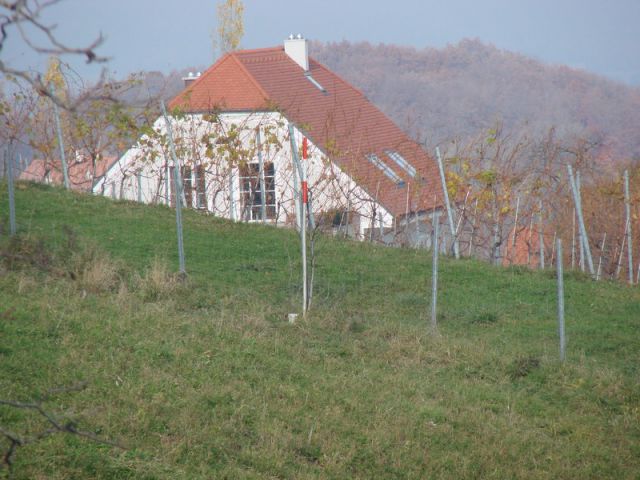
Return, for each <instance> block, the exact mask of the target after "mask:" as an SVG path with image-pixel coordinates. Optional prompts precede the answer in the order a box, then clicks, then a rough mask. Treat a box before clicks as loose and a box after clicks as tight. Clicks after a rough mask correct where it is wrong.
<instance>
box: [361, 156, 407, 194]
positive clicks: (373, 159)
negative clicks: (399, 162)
mask: <svg viewBox="0 0 640 480" xmlns="http://www.w3.org/2000/svg"><path fill="white" fill-rule="evenodd" d="M367 160H369V161H370V162H371V163H372V164H374V165H375V166H376V167H378V168H379V169H380V170H382V173H384V174H385V175H386V176H387V177H388V178H389V179H390V180H393V181H394V182H395V183H396V184H397V185H398V186H402V185H404V182H403V181H402V178H400V176H399V175H398V174H397V173H396V172H395V171H394V170H393V169H392V168H391V167H390V166H389V165H387V164H386V163H384V162H383V161H382V160H380V158H379V157H378V156H377V155H376V154H375V153H370V154H369V155H367Z"/></svg>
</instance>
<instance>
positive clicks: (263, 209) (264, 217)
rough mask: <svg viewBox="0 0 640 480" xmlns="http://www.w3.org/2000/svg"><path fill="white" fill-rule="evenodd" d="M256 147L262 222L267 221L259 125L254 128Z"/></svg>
mask: <svg viewBox="0 0 640 480" xmlns="http://www.w3.org/2000/svg"><path fill="white" fill-rule="evenodd" d="M256 148H257V149H258V170H259V177H260V215H261V216H262V223H265V222H266V221H267V199H266V197H265V195H266V191H267V189H266V186H265V175H264V161H263V159H262V141H261V139H260V126H259V125H258V127H257V128H256Z"/></svg>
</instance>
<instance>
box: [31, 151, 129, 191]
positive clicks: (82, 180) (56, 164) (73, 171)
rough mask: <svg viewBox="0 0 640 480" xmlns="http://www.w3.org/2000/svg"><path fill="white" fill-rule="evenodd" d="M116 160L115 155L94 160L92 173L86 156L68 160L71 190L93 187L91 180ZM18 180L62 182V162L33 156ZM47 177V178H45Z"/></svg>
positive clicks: (89, 161)
mask: <svg viewBox="0 0 640 480" xmlns="http://www.w3.org/2000/svg"><path fill="white" fill-rule="evenodd" d="M116 160H117V158H116V157H103V158H101V159H100V160H98V161H97V162H96V170H95V174H94V175H92V170H93V167H92V163H91V160H89V159H87V158H82V159H81V160H80V161H77V160H73V161H71V162H69V183H70V187H71V189H72V190H81V191H85V192H90V191H91V188H92V187H93V182H92V181H93V180H94V179H95V180H97V179H98V178H100V177H101V176H102V175H104V173H105V172H106V170H107V168H109V166H110V165H111V164H112V163H113V162H115V161H116ZM19 178H20V180H31V181H34V182H50V183H53V184H54V185H62V184H63V183H64V180H63V175H62V162H61V161H60V160H59V159H56V160H45V159H41V158H34V159H33V160H31V163H30V164H29V166H28V167H27V168H26V170H25V171H23V172H22V173H21V174H20V177H19ZM47 178H48V179H47Z"/></svg>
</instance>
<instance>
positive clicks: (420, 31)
mask: <svg viewBox="0 0 640 480" xmlns="http://www.w3.org/2000/svg"><path fill="white" fill-rule="evenodd" d="M217 3H218V2H217V0H61V2H60V4H58V5H56V6H54V7H52V8H51V9H50V10H49V12H48V14H47V15H46V16H45V17H44V20H45V22H46V23H49V24H57V32H58V34H59V36H60V37H62V38H64V39H65V40H67V41H68V42H69V43H72V44H83V43H85V44H86V43H89V42H90V41H91V40H92V39H94V38H95V37H96V36H97V34H98V33H99V32H102V34H103V35H104V37H105V42H104V44H103V46H102V47H101V48H100V49H99V52H100V53H102V54H103V55H106V56H109V57H112V60H111V61H110V62H109V63H108V64H107V66H108V68H109V70H111V71H113V72H115V73H116V74H117V75H118V76H124V75H125V74H128V73H130V72H134V71H140V70H159V71H163V72H169V71H170V70H172V69H182V68H185V67H192V66H203V65H209V64H210V63H212V60H213V52H212V47H211V34H212V32H213V31H214V30H215V28H216V14H215V11H216V10H215V5H216V4H217ZM244 5H245V37H244V39H243V42H242V47H244V48H258V47H267V46H274V45H278V44H280V43H281V42H282V40H283V39H284V38H285V37H286V36H287V35H288V34H289V33H302V34H304V35H305V37H307V38H310V39H314V40H322V41H341V40H349V41H361V40H366V41H369V42H371V43H374V44H375V43H381V42H382V43H394V44H398V45H411V46H414V47H417V48H424V47H429V46H433V47H442V46H444V45H447V44H455V43H457V42H458V41H459V40H461V39H463V38H470V37H471V38H479V39H480V40H482V41H484V42H487V43H492V44H494V45H496V46H497V47H499V48H503V49H507V50H511V51H515V52H520V53H524V54H526V55H530V56H532V57H534V58H537V59H540V60H542V61H544V62H548V63H563V64H567V65H570V66H572V67H578V68H583V69H586V70H589V71H592V72H595V73H599V74H601V75H605V76H608V77H610V78H613V79H616V80H619V81H622V82H625V83H628V84H635V85H640V0H447V1H442V0H438V1H435V0H394V1H377V0H315V1H309V0H298V1H293V0H245V1H244ZM10 35H11V37H10V38H9V40H8V44H7V45H6V47H5V49H4V50H3V51H2V53H1V54H0V55H1V56H2V59H3V60H4V61H5V62H7V63H9V64H10V65H12V66H20V67H25V66H30V67H36V68H40V69H41V68H42V65H43V63H44V61H43V60H42V59H38V57H37V56H36V55H34V54H33V53H32V52H29V50H28V49H27V48H25V46H24V44H23V43H22V42H21V41H19V38H18V37H17V34H16V32H15V31H11V32H10ZM76 65H77V64H76ZM78 68H79V70H80V73H81V74H83V75H97V73H96V72H97V71H98V70H99V68H92V69H90V70H87V69H85V68H82V67H78Z"/></svg>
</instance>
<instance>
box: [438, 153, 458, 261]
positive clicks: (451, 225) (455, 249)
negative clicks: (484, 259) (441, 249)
mask: <svg viewBox="0 0 640 480" xmlns="http://www.w3.org/2000/svg"><path fill="white" fill-rule="evenodd" d="M436 157H437V160H438V169H439V170H440V181H441V182H442V190H443V193H444V202H445V206H446V207H447V217H448V218H449V228H450V229H451V238H452V241H453V253H454V255H455V257H456V259H458V258H460V251H459V249H458V238H457V236H456V232H455V226H454V222H453V212H452V211H451V203H449V191H448V190H447V179H446V178H445V176H444V166H443V165H442V156H441V155H440V147H436Z"/></svg>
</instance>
